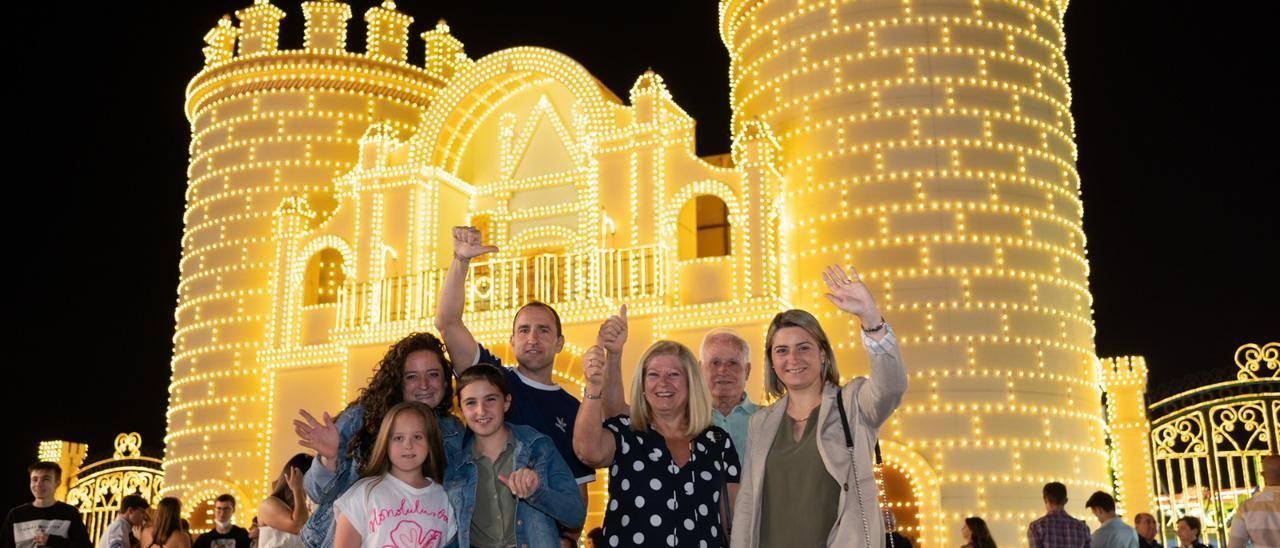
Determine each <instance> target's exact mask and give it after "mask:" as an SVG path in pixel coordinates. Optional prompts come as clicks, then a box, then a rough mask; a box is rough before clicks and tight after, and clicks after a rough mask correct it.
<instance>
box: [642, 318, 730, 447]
mask: <svg viewBox="0 0 1280 548" xmlns="http://www.w3.org/2000/svg"><path fill="white" fill-rule="evenodd" d="M658 356H674V357H675V358H676V360H677V361H679V362H680V369H682V370H683V373H684V378H685V379H687V380H688V385H689V401H688V403H686V404H685V407H684V419H685V422H686V423H687V424H688V429H687V430H686V431H685V434H687V435H690V436H696V435H698V434H700V433H702V431H703V430H706V429H707V428H708V427H710V426H711V392H710V390H708V389H707V382H706V381H705V380H703V378H702V367H701V366H699V365H698V359H697V358H695V357H694V356H693V352H692V351H690V350H689V348H688V347H686V346H685V345H683V344H680V343H678V342H675V341H658V342H656V343H653V345H652V346H650V347H649V349H648V350H645V351H644V355H643V356H641V357H640V367H637V368H636V372H635V375H634V377H632V379H631V430H633V431H635V432H644V431H646V430H648V429H649V422H650V421H651V420H652V419H653V417H652V414H653V413H652V411H650V410H649V403H648V402H646V401H645V399H644V376H645V373H647V372H648V371H649V364H650V363H652V362H653V359H654V358H656V357H658Z"/></svg>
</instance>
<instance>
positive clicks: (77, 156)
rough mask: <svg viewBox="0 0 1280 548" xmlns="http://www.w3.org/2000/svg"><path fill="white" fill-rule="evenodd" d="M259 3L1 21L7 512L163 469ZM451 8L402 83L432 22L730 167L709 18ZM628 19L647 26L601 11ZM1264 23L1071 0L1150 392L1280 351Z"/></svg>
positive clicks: (1122, 341) (223, 1)
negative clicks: (183, 281)
mask: <svg viewBox="0 0 1280 548" xmlns="http://www.w3.org/2000/svg"><path fill="white" fill-rule="evenodd" d="M251 3H252V2H251V0H220V1H216V2H215V1H208V0H201V1H198V2H164V3H160V2H155V3H151V4H148V3H146V2H142V3H111V4H107V3H100V2H99V3H89V4H86V5H85V6H84V7H82V6H79V5H75V4H71V3H62V4H55V3H45V2H41V3H24V4H21V5H18V6H15V7H11V8H10V10H11V11H10V13H9V14H8V21H7V27H8V29H9V32H10V33H14V34H16V36H13V37H12V38H11V39H10V40H7V41H6V42H7V43H6V45H7V48H8V50H9V51H10V54H9V56H8V58H9V59H10V61H9V62H8V65H7V66H9V67H10V68H9V69H8V70H9V71H10V72H11V75H10V76H9V77H7V78H6V79H5V80H6V83H7V85H6V87H8V88H10V90H11V91H10V93H9V96H11V97H13V99H11V100H10V101H9V102H8V107H9V108H8V109H6V111H5V113H4V115H5V126H4V127H5V129H6V130H7V132H8V133H10V134H11V137H10V138H11V139H13V140H12V141H10V143H11V144H10V145H8V146H9V147H10V148H11V149H12V147H13V146H14V145H15V144H16V145H17V151H16V153H10V154H7V155H6V156H7V157H9V158H10V160H9V162H10V165H11V166H13V167H15V170H14V171H11V172H8V174H7V175H8V176H7V177H6V178H5V179H6V180H5V182H4V188H5V189H6V191H7V193H8V194H9V199H8V200H7V203H8V206H9V210H8V211H9V214H7V215H5V216H4V223H5V228H6V229H7V230H6V231H5V234H7V235H8V238H9V241H8V245H7V246H6V252H7V253H8V254H9V260H8V261H7V263H8V264H9V265H10V267H9V268H8V269H6V270H7V276H10V277H11V281H10V282H8V284H7V285H8V288H9V291H7V292H6V293H7V294H8V295H11V296H14V297H15V298H16V299H17V305H16V307H14V308H13V309H11V310H14V311H15V312H16V313H15V314H12V315H10V316H9V317H10V320H9V323H10V325H11V326H12V327H11V328H10V333H11V337H10V338H9V340H10V343H9V347H10V348H11V349H12V350H16V351H17V354H11V356H12V357H15V358H16V361H15V362H10V363H9V364H8V369H9V370H10V371H11V373H10V374H9V375H8V378H9V379H10V382H8V383H5V385H6V388H5V391H6V394H5V396H6V398H5V409H6V415H8V416H9V417H10V420H11V422H12V423H15V424H17V425H18V426H17V432H16V433H14V435H13V436H12V439H11V441H10V442H9V443H10V444H11V445H12V447H11V448H10V449H9V450H7V451H5V453H6V459H7V460H6V461H5V464H4V467H3V468H0V477H3V481H2V482H0V505H3V507H4V508H8V507H10V506H13V505H16V504H19V503H21V502H24V501H28V500H30V493H29V491H28V490H27V487H26V483H27V482H26V472H25V465H26V464H28V463H29V462H30V461H32V460H34V457H35V451H36V445H37V442H38V441H39V440H44V439H59V438H60V439H69V440H76V441H85V442H88V443H89V449H90V458H89V461H90V462H92V461H96V460H98V459H100V458H105V457H109V456H110V451H111V440H112V439H113V437H114V436H115V434H116V433H118V432H122V431H137V432H140V433H141V434H142V436H143V441H144V453H146V454H148V455H152V456H159V455H160V454H161V451H162V448H163V443H162V438H163V435H164V425H165V422H164V412H165V407H166V404H167V400H168V391H167V385H168V378H169V358H170V353H171V351H172V340H171V339H172V336H173V332H174V320H173V309H174V305H175V303H176V291H177V283H178V258H179V253H180V248H179V238H180V236H181V233H182V211H183V207H184V198H183V193H184V190H185V188H186V167H187V145H188V142H189V138H190V131H189V126H188V124H187V121H186V118H185V116H184V114H183V111H182V103H183V98H184V89H185V86H186V83H187V81H188V80H189V79H190V78H191V77H192V76H193V75H195V74H196V72H197V71H199V69H200V68H201V66H202V64H203V57H202V55H201V53H200V49H201V47H202V46H203V41H202V39H201V38H202V36H203V35H204V33H205V32H206V31H207V30H208V29H209V28H210V27H211V26H212V25H213V24H214V23H216V21H217V20H218V17H219V16H221V15H222V14H223V13H229V12H232V11H234V10H237V9H240V8H243V7H246V6H248V5H250V4H251ZM275 3H276V4H277V5H278V6H280V7H282V8H283V9H285V11H286V12H288V16H287V17H286V19H285V22H284V23H285V24H284V29H283V31H282V35H283V38H282V46H283V47H287V48H294V47H300V46H301V42H302V29H301V25H302V13H301V9H300V8H299V6H298V2H297V1H295V0H288V1H285V0H275ZM373 4H374V2H369V1H358V2H354V3H353V12H354V13H355V14H356V15H355V16H354V17H353V19H352V22H351V28H350V31H349V36H350V37H351V38H349V40H348V43H349V46H348V47H352V46H354V47H356V48H361V49H362V48H363V43H364V40H363V36H364V24H363V22H362V20H361V19H360V14H362V13H363V12H364V10H366V9H367V8H368V7H369V6H371V5H373ZM444 4H445V3H444V2H424V1H416V0H402V1H401V2H399V9H400V10H402V11H404V12H407V13H409V14H411V15H413V16H415V17H416V21H415V23H414V24H413V26H412V27H411V29H410V30H411V33H412V34H413V36H414V39H413V41H411V46H410V60H411V62H420V60H421V56H422V53H421V51H420V47H421V46H420V45H419V42H418V41H417V38H416V34H417V33H420V32H422V31H423V30H426V29H427V28H429V27H431V26H434V23H435V21H436V19H438V18H440V17H445V18H446V19H447V20H448V21H449V24H450V26H451V27H452V30H453V33H454V35H455V36H457V37H458V38H459V39H460V40H462V42H463V43H464V44H465V45H466V51H467V53H468V54H469V55H470V56H471V57H472V58H479V57H482V56H484V55H486V54H489V53H492V52H494V51H497V50H500V49H503V48H507V47H512V46H519V45H538V46H544V47H548V48H551V49H555V50H558V51H560V52H563V53H565V54H566V55H568V56H569V57H571V58H574V59H576V60H577V61H578V62H580V63H581V64H582V65H583V66H585V67H586V68H587V70H589V71H590V72H591V73H593V74H594V75H595V76H596V77H597V78H599V79H600V80H601V81H602V82H604V83H605V85H607V86H608V87H609V88H610V89H612V90H613V91H614V93H615V94H617V95H618V96H620V97H626V96H627V92H628V90H629V89H630V87H631V84H632V83H633V82H634V80H635V78H636V76H638V75H639V74H640V73H641V72H643V71H644V70H645V68H646V67H653V69H654V70H655V71H657V72H658V73H659V74H661V75H662V76H663V77H664V78H665V80H666V82H667V85H668V87H669V89H670V90H671V93H672V95H673V96H674V97H675V100H676V102H677V103H678V104H679V105H680V106H682V107H683V108H684V109H685V110H686V111H687V112H689V114H690V115H692V116H693V117H694V118H695V119H696V120H697V121H698V129H697V132H698V135H697V136H698V144H697V148H698V153H699V154H704V155H705V154H715V153H721V152H726V151H728V147H729V137H728V123H729V122H728V119H729V107H728V85H729V84H728V63H729V60H728V56H727V54H726V52H725V49H724V46H723V44H722V43H721V42H720V39H719V34H718V30H717V17H718V16H717V7H716V3H715V2H711V1H707V0H697V1H689V0H684V1H650V2H643V3H626V4H624V3H620V2H596V3H593V4H586V6H589V7H582V6H576V5H571V4H569V3H565V2H555V3H551V2H546V3H542V2H520V3H515V2H512V3H507V2H503V3H501V4H499V3H493V2H474V1H473V2H451V3H448V4H450V5H444ZM544 4H545V5H544ZM1264 4H1265V5H1270V4H1271V3H1258V5H1264ZM499 5H500V6H501V9H498V6H499ZM623 6H630V7H635V9H636V11H634V12H628V13H626V14H609V13H604V8H605V7H610V8H614V7H623ZM640 6H643V7H640ZM1256 9H1259V8H1254V7H1252V6H1250V5H1247V4H1224V5H1222V7H1221V8H1219V7H1218V6H1217V5H1214V4H1213V3H1208V2H1192V1H1189V0H1180V1H1173V0H1160V1H1154V0H1141V1H1138V0H1124V1H1084V0H1077V1H1076V2H1073V3H1072V5H1071V7H1070V8H1069V9H1068V10H1067V23H1066V30H1067V57H1068V61H1069V62H1070V67H1071V73H1070V75H1071V86H1072V90H1073V104H1072V111H1073V114H1074V116H1075V121H1076V142H1077V143H1078V144H1079V151H1080V153H1079V154H1080V155H1079V164H1078V166H1079V170H1080V172H1081V177H1082V180H1083V192H1084V202H1085V219H1084V229H1085V232H1086V234H1087V235H1088V237H1089V240H1088V257H1089V262H1090V265H1091V268H1092V271H1091V273H1090V277H1089V282H1090V289H1091V291H1092V293H1093V297H1094V305H1093V308H1094V319H1095V322H1096V326H1097V330H1098V331H1097V337H1096V342H1097V350H1098V354H1099V355H1101V356H1104V357H1105V356H1115V355H1126V354H1141V355H1144V356H1146V358H1147V361H1148V364H1149V365H1150V366H1151V368H1152V379H1151V385H1152V392H1153V393H1171V391H1174V390H1176V389H1180V388H1183V387H1186V386H1189V385H1190V384H1189V383H1207V382H1216V381H1222V380H1228V379H1230V378H1232V377H1233V373H1234V371H1235V367H1234V365H1233V363H1232V354H1233V352H1234V351H1235V349H1236V348H1237V347H1238V346H1239V345H1241V344H1244V343H1247V342H1257V343H1265V342H1269V341H1275V340H1280V321H1277V319H1276V313H1277V312H1278V311H1280V298H1278V297H1280V290H1278V289H1277V284H1276V283H1275V281H1274V278H1275V272H1276V267H1275V265H1274V263H1271V261H1274V260H1276V256H1277V249H1280V245H1278V243H1280V237H1278V234H1280V230H1277V228H1278V226H1277V225H1278V223H1277V220H1276V212H1277V205H1276V204H1278V203H1280V200H1278V199H1277V198H1280V190H1277V187H1276V185H1277V181H1278V178H1277V177H1276V175H1275V166H1276V165H1277V162H1276V157H1277V155H1278V154H1280V153H1278V152H1277V150H1276V145H1277V139H1276V137H1275V136H1274V131H1275V129H1276V127H1277V126H1276V122H1277V119H1276V118H1277V116H1276V108H1275V106H1274V103H1275V101H1276V99H1275V97H1274V93H1275V92H1274V91H1273V87H1274V86H1272V85H1270V84H1266V83H1265V82H1266V78H1268V77H1274V76H1273V75H1272V74H1271V73H1272V72H1273V71H1275V69H1276V68H1277V63H1276V61H1275V59H1274V57H1273V56H1274V54H1275V53H1276V48H1275V46H1274V44H1273V40H1274V36H1275V33H1276V31H1275V28H1274V26H1273V23H1272V22H1273V21H1274V20H1275V19H1274V16H1275V13H1272V12H1267V13H1260V12H1257V11H1251V10H1256ZM1265 9H1267V10H1273V11H1274V10H1275V8H1270V7H1268V8H1265ZM513 10H514V11H513ZM58 17H63V18H65V20H59V19H58ZM14 72H16V75H13V74H12V73H14ZM15 92H16V95H15ZM15 377H16V381H15V380H13V379H15ZM19 402H23V403H19ZM0 510H2V509H0Z"/></svg>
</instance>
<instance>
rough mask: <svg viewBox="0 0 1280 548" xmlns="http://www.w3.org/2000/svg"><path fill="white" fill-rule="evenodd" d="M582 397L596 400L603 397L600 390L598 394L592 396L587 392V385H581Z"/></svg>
mask: <svg viewBox="0 0 1280 548" xmlns="http://www.w3.org/2000/svg"><path fill="white" fill-rule="evenodd" d="M582 397H583V399H588V400H598V399H600V398H602V397H604V392H600V393H599V394H596V395H594V396H592V395H591V394H588V393H587V387H585V386H584V387H582Z"/></svg>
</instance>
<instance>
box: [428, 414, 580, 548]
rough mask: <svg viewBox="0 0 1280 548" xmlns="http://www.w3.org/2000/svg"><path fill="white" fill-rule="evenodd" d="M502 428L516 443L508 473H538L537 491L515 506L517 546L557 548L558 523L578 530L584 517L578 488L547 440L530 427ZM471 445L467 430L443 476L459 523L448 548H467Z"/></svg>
mask: <svg viewBox="0 0 1280 548" xmlns="http://www.w3.org/2000/svg"><path fill="white" fill-rule="evenodd" d="M505 424H506V427H507V428H508V429H509V430H510V431H511V437H512V438H513V441H514V442H515V449H514V450H513V453H512V455H511V469H512V470H519V469H521V468H532V469H533V471H534V472H536V473H537V474H538V488H537V489H534V491H533V493H531V494H530V495H529V497H528V498H525V499H519V500H517V501H516V546H518V547H520V548H542V547H549V548H559V546H560V529H559V526H557V525H556V523H557V522H559V524H560V526H564V527H566V528H569V529H577V528H579V527H582V523H583V521H585V520H586V518H587V507H586V504H585V503H584V502H583V501H582V493H581V492H579V490H578V483H577V482H576V481H574V479H573V473H572V472H570V471H569V465H568V464H565V462H564V458H562V457H561V456H560V452H559V451H557V450H556V446H555V443H554V442H552V441H551V438H548V437H547V436H545V435H543V434H542V433H540V432H538V431H537V430H534V429H533V428H530V427H528V426H523V425H518V424H511V423H509V422H508V423H505ZM474 445H475V436H474V435H472V434H471V432H470V431H467V432H466V433H465V434H464V435H463V438H462V448H461V454H460V455H459V457H458V458H457V459H452V458H451V459H449V468H448V471H447V472H445V475H444V485H445V490H447V491H448V492H449V502H450V503H452V504H453V509H454V512H456V518H455V519H457V520H458V535H457V536H456V537H454V542H453V543H451V544H450V546H461V547H463V548H466V547H468V546H471V539H470V537H471V516H472V513H473V512H474V511H475V504H476V482H477V480H476V477H477V475H478V472H477V470H476V463H475V460H474V457H472V456H471V451H472V447H473V446H474Z"/></svg>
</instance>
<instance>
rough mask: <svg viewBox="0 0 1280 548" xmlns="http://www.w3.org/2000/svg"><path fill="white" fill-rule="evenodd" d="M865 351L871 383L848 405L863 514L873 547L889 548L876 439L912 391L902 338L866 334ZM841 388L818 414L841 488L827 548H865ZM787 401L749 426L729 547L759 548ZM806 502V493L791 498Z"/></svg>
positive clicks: (852, 391)
mask: <svg viewBox="0 0 1280 548" xmlns="http://www.w3.org/2000/svg"><path fill="white" fill-rule="evenodd" d="M862 342H863V346H864V347H865V348H866V349H867V357H868V359H869V362H870V365H871V378H870V379H868V378H867V377H858V378H855V379H853V380H852V381H850V382H849V383H848V384H846V385H844V387H841V388H839V390H840V391H841V392H842V393H843V394H842V397H843V398H844V404H845V405H846V406H847V407H846V410H847V411H848V416H849V429H850V431H851V432H852V434H853V438H854V447H855V450H856V452H855V455H856V458H857V459H858V460H857V470H858V486H857V487H858V488H860V489H861V493H862V505H861V507H862V510H863V511H864V512H866V523H867V525H868V526H870V529H871V531H870V541H871V548H881V547H883V546H884V523H883V522H882V520H881V518H880V508H879V506H878V505H877V502H876V484H875V476H874V474H873V472H872V463H873V461H874V458H875V457H874V454H875V444H876V435H877V433H878V432H879V429H880V425H882V424H884V422H885V421H886V420H888V419H889V416H890V415H892V414H893V411H894V410H895V409H897V408H898V404H900V403H902V395H903V394H904V393H905V392H906V391H907V372H906V369H905V368H904V367H903V365H902V353H901V352H900V351H899V350H898V342H897V339H895V338H894V336H893V331H892V330H890V331H889V332H888V333H887V334H886V335H885V337H884V338H883V339H881V340H880V341H878V342H877V341H872V340H871V339H870V338H869V337H867V336H866V335H865V334H864V335H863V336H862ZM836 390H837V387H835V386H831V385H828V386H826V387H825V388H824V389H823V391H822V404H821V406H820V408H819V409H818V427H819V428H821V430H819V436H820V437H819V443H818V453H819V454H820V455H821V456H822V462H823V464H825V465H826V468H827V473H828V474H830V475H831V477H832V478H834V479H835V480H836V482H837V483H839V484H840V485H841V486H842V491H841V493H840V502H839V504H840V508H841V509H842V511H841V512H840V515H839V517H838V518H837V519H836V524H835V526H834V527H833V528H832V529H831V532H830V534H828V535H827V546H840V547H843V548H865V547H866V544H867V538H866V537H864V535H863V525H862V524H863V516H861V515H860V514H859V505H858V502H857V500H856V499H855V498H854V497H853V494H854V493H855V490H854V489H855V486H854V485H852V484H850V483H849V481H850V476H849V474H850V469H849V452H848V450H847V449H845V443H844V430H843V428H842V427H841V425H840V412H839V411H838V410H837V409H836V408H835V406H836ZM786 408H787V396H783V397H782V398H781V399H779V400H778V401H776V402H774V403H773V404H772V405H770V406H769V407H766V408H764V409H761V410H760V411H757V412H756V413H755V414H754V415H752V416H751V425H750V426H749V427H748V434H747V440H748V443H747V449H746V454H745V455H744V457H743V459H744V460H743V468H744V472H743V474H742V483H741V485H740V486H739V489H738V498H737V502H736V503H735V504H734V512H733V532H732V535H731V536H730V538H729V540H730V545H731V546H732V547H733V548H756V547H757V546H758V544H759V533H760V508H761V503H762V501H761V491H760V490H759V487H760V486H761V485H763V482H764V474H765V469H764V467H765V461H766V460H767V458H768V456H769V450H770V449H771V448H772V446H773V438H774V436H775V435H776V434H777V432H778V426H779V425H780V424H781V423H782V415H783V413H785V412H786ZM789 495H790V496H794V497H803V496H805V494H804V493H789Z"/></svg>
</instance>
